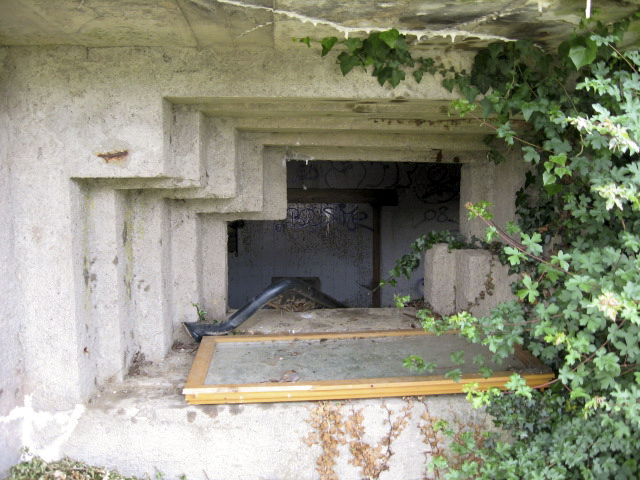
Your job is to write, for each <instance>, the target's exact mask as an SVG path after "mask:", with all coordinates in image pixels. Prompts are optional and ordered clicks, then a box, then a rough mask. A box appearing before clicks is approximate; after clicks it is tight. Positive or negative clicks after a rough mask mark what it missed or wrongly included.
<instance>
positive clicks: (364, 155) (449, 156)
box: [287, 147, 478, 163]
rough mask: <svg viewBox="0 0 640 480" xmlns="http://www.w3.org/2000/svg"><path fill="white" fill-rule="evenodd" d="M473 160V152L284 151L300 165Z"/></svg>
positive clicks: (354, 149) (469, 161) (474, 156)
mask: <svg viewBox="0 0 640 480" xmlns="http://www.w3.org/2000/svg"><path fill="white" fill-rule="evenodd" d="M477 159H478V156H477V155H475V154H474V152H463V151H448V150H447V151H443V150H440V149H428V150H424V149H420V150H411V149H400V148H376V147H358V148H352V147H291V148H288V149H287V160H303V161H307V160H308V161H312V160H330V161H339V162H360V161H365V162H420V163H471V162H474V161H477Z"/></svg>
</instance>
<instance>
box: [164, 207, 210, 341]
mask: <svg viewBox="0 0 640 480" xmlns="http://www.w3.org/2000/svg"><path fill="white" fill-rule="evenodd" d="M170 205H171V283H172V285H173V317H174V318H173V324H174V329H177V331H178V332H181V329H182V326H181V325H182V322H193V321H195V320H197V316H196V310H195V307H194V306H193V304H194V303H200V302H201V301H202V300H201V292H200V287H199V285H198V271H199V269H200V264H201V260H200V258H201V257H200V246H199V243H198V240H197V239H198V235H199V231H198V229H199V226H198V215H197V214H196V213H194V212H193V211H191V210H190V209H189V208H186V207H185V206H184V205H183V203H182V202H171V204H170ZM184 340H186V337H185V338H184Z"/></svg>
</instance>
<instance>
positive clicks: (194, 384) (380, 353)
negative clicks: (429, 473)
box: [183, 330, 553, 404]
mask: <svg viewBox="0 0 640 480" xmlns="http://www.w3.org/2000/svg"><path fill="white" fill-rule="evenodd" d="M457 350H464V351H465V357H466V363H465V364H464V365H462V366H458V365H454V364H453V363H452V361H451V359H450V353H451V352H454V351H457ZM408 355H419V356H421V357H423V359H424V360H425V362H427V363H428V362H434V363H436V364H437V367H436V369H435V370H434V372H432V374H430V375H423V374H417V373H412V372H410V371H409V370H408V369H406V368H404V367H403V366H402V362H403V360H404V358H405V357H407V356H408ZM477 355H483V357H484V360H485V365H486V366H488V367H489V368H491V369H492V370H493V371H494V373H493V374H492V375H491V377H489V378H483V377H482V375H480V374H478V373H477V369H478V366H477V365H474V364H473V362H472V359H473V358H474V357H475V356H477ZM454 368H460V369H461V371H462V379H461V380H460V381H459V382H457V383H456V382H454V381H453V380H450V379H447V378H445V377H444V374H445V373H446V372H448V371H450V370H452V369H454ZM514 372H518V373H520V374H521V375H522V376H523V377H524V378H525V379H526V381H527V383H528V384H529V385H532V386H535V385H540V384H543V383H546V382H548V381H549V380H551V379H553V373H552V372H551V371H550V370H548V369H547V368H546V367H544V366H543V365H541V364H540V363H539V362H538V361H537V359H536V358H535V357H533V356H532V355H531V354H529V353H528V352H526V351H525V350H522V349H519V350H517V351H516V354H515V355H513V356H512V357H510V358H508V359H507V360H506V361H505V362H503V363H502V364H501V365H498V364H494V363H492V362H491V353H490V352H489V351H488V349H486V347H483V346H481V345H475V344H471V343H469V342H467V341H466V340H464V339H463V338H461V337H460V336H459V335H457V334H455V333H452V334H444V335H441V336H436V335H432V334H429V333H427V332H423V331H416V330H393V331H369V332H344V333H307V334H291V335H234V336H222V337H219V336H210V337H204V338H203V339H202V342H201V344H200V347H199V349H198V352H197V354H196V357H195V360H194V362H193V365H192V367H191V372H190V373H189V377H188V379H187V383H186V385H185V387H184V389H183V393H184V395H185V398H186V400H187V402H188V403H190V404H224V403H260V402H286V401H309V400H330V399H333V400H339V399H348V398H375V397H401V396H410V395H438V394H447V393H461V392H462V391H463V388H464V386H465V385H466V384H468V383H473V382H477V383H478V384H480V386H481V388H483V387H484V388H489V387H498V388H501V389H504V385H505V383H506V382H508V381H509V377H510V376H511V375H512V374H513V373H514Z"/></svg>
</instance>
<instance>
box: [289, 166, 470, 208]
mask: <svg viewBox="0 0 640 480" xmlns="http://www.w3.org/2000/svg"><path fill="white" fill-rule="evenodd" d="M287 177H288V179H289V187H290V188H305V187H308V188H353V189H392V190H406V191H409V192H412V195H413V196H414V198H417V199H418V200H420V201H421V202H424V203H446V202H449V201H451V200H456V199H457V198H458V197H459V192H460V166H459V165H451V164H424V163H400V162H399V163H380V162H323V161H313V162H304V161H290V162H289V163H288V165H287Z"/></svg>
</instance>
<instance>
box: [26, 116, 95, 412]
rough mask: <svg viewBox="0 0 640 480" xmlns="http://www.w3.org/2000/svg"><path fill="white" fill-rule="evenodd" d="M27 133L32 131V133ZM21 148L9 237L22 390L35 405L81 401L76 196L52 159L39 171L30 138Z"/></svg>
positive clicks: (59, 405)
mask: <svg viewBox="0 0 640 480" xmlns="http://www.w3.org/2000/svg"><path fill="white" fill-rule="evenodd" d="M36 129H37V127H36ZM25 135H26V136H27V137H28V138H29V139H32V138H36V137H37V133H36V132H29V133H26V134H25ZM23 146H24V153H23V155H22V156H21V157H22V158H16V159H15V161H14V163H13V165H15V166H16V171H15V175H14V177H13V178H14V179H16V180H17V181H16V187H17V188H16V190H15V198H16V199H19V206H18V208H16V209H15V211H14V219H15V220H14V222H15V223H14V231H15V236H14V238H15V258H16V264H17V265H16V266H17V271H18V272H19V273H18V276H17V279H18V283H19V291H20V292H21V299H20V300H21V302H22V305H23V306H24V308H21V323H22V329H21V335H20V341H21V343H22V347H23V351H24V367H25V374H24V377H23V378H24V390H25V394H33V403H34V407H35V408H38V409H41V408H46V409H56V408H59V409H66V408H69V407H70V406H71V405H73V404H76V403H80V402H83V401H85V400H86V399H87V397H88V395H89V394H90V392H91V390H90V389H89V388H88V383H89V382H87V381H86V378H81V373H80V366H79V363H80V362H82V361H83V359H82V358H81V357H82V347H81V346H80V343H79V341H78V334H79V331H80V328H84V325H83V324H82V320H81V319H80V318H79V317H78V315H77V311H76V296H75V292H76V291H77V290H76V288H79V287H80V285H81V283H82V280H81V271H82V266H81V263H80V262H79V258H78V257H77V256H76V255H74V252H75V251H77V250H75V248H74V246H75V243H76V239H77V238H78V236H77V235H76V234H77V232H78V228H79V225H78V224H77V222H75V219H76V218H78V216H77V214H76V213H77V211H78V210H79V209H80V205H79V204H80V203H81V195H80V194H79V192H78V189H77V188H76V186H75V185H74V184H73V182H72V181H70V180H69V179H67V178H66V177H65V176H64V174H63V173H62V172H61V171H56V167H55V165H52V166H51V168H50V170H49V172H48V174H44V175H43V172H42V170H41V169H40V168H39V167H37V166H34V164H38V165H42V164H44V163H46V161H47V160H46V159H44V158H43V159H41V160H38V161H36V162H34V159H33V158H32V157H30V156H29V155H30V154H35V155H36V156H37V155H38V153H37V152H34V151H33V149H32V148H30V145H29V144H25V145H23ZM17 148H18V149H20V148H21V147H20V146H18V147H17ZM14 151H15V150H14ZM25 156H26V157H27V158H24V157H25ZM70 199H71V201H70ZM72 205H73V206H72ZM76 207H77V208H76ZM76 273H80V275H76Z"/></svg>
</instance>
